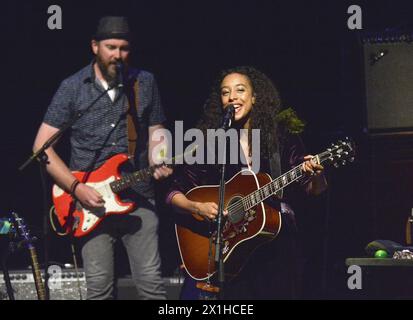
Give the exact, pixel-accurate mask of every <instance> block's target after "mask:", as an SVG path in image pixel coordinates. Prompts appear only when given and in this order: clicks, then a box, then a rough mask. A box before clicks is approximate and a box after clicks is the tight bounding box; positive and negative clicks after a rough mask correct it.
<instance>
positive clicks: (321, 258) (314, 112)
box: [0, 0, 413, 298]
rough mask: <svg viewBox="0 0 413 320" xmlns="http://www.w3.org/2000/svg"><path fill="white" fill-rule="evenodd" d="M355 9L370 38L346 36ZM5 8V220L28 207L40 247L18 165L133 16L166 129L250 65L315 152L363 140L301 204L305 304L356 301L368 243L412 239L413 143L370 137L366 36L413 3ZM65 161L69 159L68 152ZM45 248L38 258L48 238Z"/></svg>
mask: <svg viewBox="0 0 413 320" xmlns="http://www.w3.org/2000/svg"><path fill="white" fill-rule="evenodd" d="M355 3H356V4H359V5H360V6H361V8H362V10H363V11H362V12H363V30H362V31H351V30H349V29H348V28H347V19H348V17H349V15H348V14H347V8H348V6H349V5H351V4H355ZM52 4H58V5H60V6H61V8H62V11H63V29H62V30H49V29H48V27H47V19H48V17H49V15H48V14H47V8H48V7H49V6H50V5H52ZM0 7H1V12H2V16H3V17H2V19H1V20H2V22H3V28H2V30H3V31H5V32H3V34H2V42H3V43H2V44H3V49H2V50H1V51H2V53H3V54H5V56H4V57H3V59H2V60H3V61H2V62H3V63H2V71H3V72H2V74H3V77H2V78H3V81H4V82H3V85H2V89H3V90H2V117H1V119H2V125H1V126H0V130H1V137H2V142H1V149H2V156H1V166H0V167H1V170H2V172H3V174H2V176H3V179H2V180H3V181H2V188H1V190H2V192H1V197H0V199H1V202H0V213H1V214H0V216H6V215H7V214H8V213H9V212H10V211H12V210H15V211H17V212H19V213H20V214H21V215H22V216H24V217H25V218H26V220H27V222H28V223H29V224H30V226H31V230H32V231H33V233H35V234H36V235H38V237H39V238H42V223H43V222H42V220H43V216H44V213H43V211H44V210H43V205H42V196H43V193H42V188H41V182H40V176H39V168H38V164H37V163H32V165H31V166H29V167H28V168H27V169H26V170H25V171H24V172H19V171H18V169H17V168H18V167H19V166H20V165H21V164H22V163H23V162H24V160H26V158H27V157H28V156H29V155H30V153H31V148H32V143H33V140H34V137H35V134H36V132H37V129H38V126H39V125H40V123H41V121H42V117H43V115H44V112H45V111H46V108H47V106H48V103H49V102H50V99H51V97H52V95H53V94H54V92H55V90H56V89H57V87H58V85H59V83H60V81H62V80H63V79H64V78H66V77H67V76H69V75H71V74H72V73H74V72H76V71H77V70H79V69H80V68H82V67H83V66H85V65H86V64H88V63H89V62H90V60H91V58H92V54H91V50H90V45H89V42H90V36H91V34H92V33H93V32H94V31H95V26H96V23H97V20H98V18H99V17H100V16H102V15H127V16H128V17H129V18H130V22H131V26H132V29H133V30H134V31H135V34H136V41H135V45H136V48H135V49H136V52H135V56H134V62H135V64H136V65H137V66H139V67H141V68H143V69H146V70H149V71H151V72H153V73H154V74H155V75H156V78H157V80H158V83H159V86H160V90H161V95H162V100H163V104H164V107H165V110H166V113H167V116H168V119H169V126H170V127H173V121H174V120H183V121H184V122H185V126H186V127H187V128H188V127H191V126H193V125H194V123H195V122H196V120H197V119H198V117H199V116H200V114H201V110H202V105H203V102H204V100H205V98H206V97H207V95H208V92H209V88H210V86H211V84H212V81H213V80H214V78H215V76H216V75H217V73H218V71H219V70H221V69H223V68H227V67H232V66H236V65H253V66H255V67H257V68H258V69H260V70H262V71H263V72H265V73H266V74H267V75H269V76H270V77H271V78H272V79H273V80H274V81H275V83H276V84H277V85H278V87H279V89H280V92H281V95H282V99H283V101H284V105H285V106H291V107H293V108H295V109H296V110H297V112H298V114H299V115H300V116H301V117H302V118H303V119H305V121H306V123H307V127H306V130H305V134H304V136H303V138H304V141H305V143H306V146H307V149H308V150H309V152H312V153H317V152H319V151H321V150H322V149H324V148H325V147H326V146H327V145H328V144H329V143H331V142H333V141H335V140H336V139H337V138H342V137H344V136H351V137H353V139H354V140H355V141H356V143H357V161H356V162H355V163H354V164H351V165H348V166H346V167H344V168H341V169H339V170H335V171H333V170H329V171H327V175H328V179H329V183H330V189H329V191H328V192H327V193H325V194H324V195H322V196H320V197H318V198H314V199H312V198H310V199H305V200H302V201H300V202H299V203H297V204H296V211H297V219H298V224H299V226H300V241H301V244H302V248H303V256H304V260H303V262H304V266H305V268H304V270H305V272H304V275H303V278H304V297H306V298H341V297H346V296H347V294H348V289H347V285H346V284H347V275H346V269H345V265H344V259H345V258H346V257H357V256H362V255H364V246H365V245H366V244H367V243H368V242H370V241H372V240H374V239H378V238H384V239H391V240H395V241H398V242H403V241H404V221H405V219H406V218H407V215H408V214H409V212H410V208H411V207H413V200H412V197H411V195H412V192H411V190H412V182H411V181H412V178H413V169H412V166H411V162H412V156H411V154H409V152H408V151H409V149H411V147H412V144H411V141H410V140H409V138H408V137H407V138H403V139H402V140H401V141H400V139H398V138H394V139H393V138H392V137H390V138H384V139H382V138H378V139H372V138H370V137H369V136H368V135H366V134H365V131H364V130H363V129H364V127H365V125H364V123H365V121H364V117H365V112H366V111H365V104H364V91H363V90H364V89H363V66H362V51H361V48H360V46H359V36H360V35H361V33H362V32H366V31H381V30H384V29H386V28H401V27H409V26H411V22H412V18H411V17H412V12H413V11H412V10H411V9H412V8H411V7H410V5H409V2H407V1H406V2H401V1H387V2H383V1H381V2H380V1H368V2H344V1H221V2H218V1H217V2H211V1H187V2H186V1H164V2H161V1H122V0H118V1H86V0H85V1H34V0H32V1H28V0H20V1H11V0H7V1H3V2H2V3H1V5H0ZM412 122H413V120H412ZM412 126H413V125H412ZM401 143H404V144H401ZM396 147H397V148H396ZM61 152H62V153H63V154H66V155H67V149H65V148H61ZM158 196H159V197H160V198H161V197H162V188H159V189H158ZM160 217H161V228H160V235H161V255H162V259H163V274H164V275H165V276H169V275H172V274H173V273H174V272H176V269H177V266H178V265H179V257H178V252H177V247H176V244H175V235H174V231H173V219H172V215H171V214H170V212H169V209H168V208H165V207H164V206H161V210H160ZM37 246H38V251H39V254H40V258H41V259H42V257H43V254H44V250H43V247H42V242H41V241H40V242H38V244H37ZM49 255H50V257H49V258H50V260H52V261H57V262H60V263H66V262H69V263H70V262H71V255H70V247H69V241H68V240H67V239H64V238H59V237H57V236H55V235H54V234H53V232H51V234H50V252H49ZM28 264H29V261H28V258H27V257H26V256H24V254H19V255H17V256H15V257H13V259H12V261H11V266H12V267H13V268H25V267H26V266H27V265H28ZM125 265H126V259H125V256H124V254H123V253H122V251H120V253H119V262H118V267H119V274H120V275H122V274H126V273H128V270H127V268H126V267H125Z"/></svg>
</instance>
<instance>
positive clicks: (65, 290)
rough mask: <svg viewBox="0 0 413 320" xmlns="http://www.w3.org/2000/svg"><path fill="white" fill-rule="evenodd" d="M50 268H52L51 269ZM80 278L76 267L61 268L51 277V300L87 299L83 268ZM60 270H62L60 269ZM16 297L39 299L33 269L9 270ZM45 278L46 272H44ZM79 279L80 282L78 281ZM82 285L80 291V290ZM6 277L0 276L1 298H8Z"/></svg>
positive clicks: (80, 271) (18, 298)
mask: <svg viewBox="0 0 413 320" xmlns="http://www.w3.org/2000/svg"><path fill="white" fill-rule="evenodd" d="M49 270H50V269H49ZM78 270H79V280H78V279H77V277H76V272H75V270H74V269H61V272H60V273H54V275H53V277H51V278H49V293H50V300H82V299H83V300H84V299H86V279H85V273H84V272H83V270H82V269H78ZM59 271H60V270H59ZM9 275H10V281H11V285H12V287H13V292H14V298H15V299H16V300H37V293H36V287H35V284H34V278H33V273H32V271H31V270H14V271H10V272H9ZM42 278H43V279H44V273H42ZM78 281H79V283H78ZM79 285H80V292H79ZM8 299H9V296H8V294H7V289H6V284H5V283H4V277H3V276H1V277H0V300H8Z"/></svg>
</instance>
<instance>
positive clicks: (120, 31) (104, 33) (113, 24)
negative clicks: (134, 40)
mask: <svg viewBox="0 0 413 320" xmlns="http://www.w3.org/2000/svg"><path fill="white" fill-rule="evenodd" d="M130 38H131V33H130V30H129V24H128V19H127V18H126V17H110V16H109V17H103V18H101V19H100V20H99V23H98V27H97V30H96V33H95V35H94V36H93V39H94V40H97V41H100V40H105V39H124V40H128V41H129V40H130Z"/></svg>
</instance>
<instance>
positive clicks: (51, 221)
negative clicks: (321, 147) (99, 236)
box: [49, 205, 83, 300]
mask: <svg viewBox="0 0 413 320" xmlns="http://www.w3.org/2000/svg"><path fill="white" fill-rule="evenodd" d="M53 215H56V210H55V206H54V205H53V206H51V208H50V210H49V220H50V226H51V227H52V229H53V231H54V232H55V233H56V234H57V235H58V236H60V237H64V236H67V235H69V232H58V231H57V228H56V225H55V223H54V221H53ZM70 248H71V251H72V258H73V265H74V267H75V274H76V280H77V281H76V283H77V289H78V291H79V298H80V300H83V297H82V288H81V286H80V279H79V278H80V277H79V268H78V264H77V259H76V251H75V246H74V244H73V237H72V239H71V241H70Z"/></svg>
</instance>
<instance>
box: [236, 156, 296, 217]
mask: <svg viewBox="0 0 413 320" xmlns="http://www.w3.org/2000/svg"><path fill="white" fill-rule="evenodd" d="M302 176H303V171H302V168H301V164H300V165H298V166H296V167H295V168H293V169H291V170H290V171H288V172H286V173H284V174H283V175H282V176H280V177H278V178H276V179H274V180H272V181H271V182H269V183H267V184H266V185H264V186H263V187H261V188H259V189H258V190H256V191H254V192H252V193H250V194H249V195H247V196H245V197H244V198H242V204H243V207H244V210H245V211H247V210H249V209H251V208H253V207H255V206H256V205H257V204H259V203H261V202H262V201H264V200H265V199H267V198H269V197H270V196H272V195H273V194H275V193H277V192H278V191H280V190H281V189H283V188H285V187H286V186H288V185H289V184H291V183H293V182H295V181H297V180H298V179H300V178H301V177H302Z"/></svg>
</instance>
